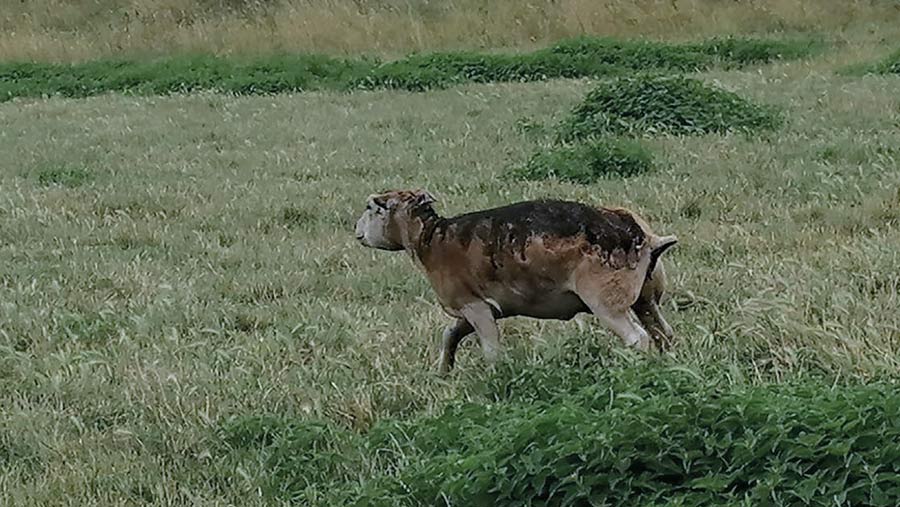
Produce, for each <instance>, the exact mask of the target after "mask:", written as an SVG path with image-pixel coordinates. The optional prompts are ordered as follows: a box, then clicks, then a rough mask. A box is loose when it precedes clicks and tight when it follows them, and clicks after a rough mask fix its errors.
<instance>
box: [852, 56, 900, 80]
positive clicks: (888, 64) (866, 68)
mask: <svg viewBox="0 0 900 507" xmlns="http://www.w3.org/2000/svg"><path fill="white" fill-rule="evenodd" d="M841 73H842V74H847V75H854V76H861V75H864V74H900V50H897V51H895V52H893V53H891V54H889V55H888V56H886V57H884V58H883V59H882V60H880V61H878V62H875V63H864V64H858V65H851V66H849V67H846V68H844V69H842V70H841Z"/></svg>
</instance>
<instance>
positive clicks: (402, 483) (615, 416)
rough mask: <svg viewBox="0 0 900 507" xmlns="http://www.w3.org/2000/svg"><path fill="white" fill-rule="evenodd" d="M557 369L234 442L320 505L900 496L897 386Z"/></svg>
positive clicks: (288, 489)
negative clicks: (397, 412)
mask: <svg viewBox="0 0 900 507" xmlns="http://www.w3.org/2000/svg"><path fill="white" fill-rule="evenodd" d="M561 366H562V365H546V366H539V367H533V368H530V369H525V370H523V369H521V368H517V369H515V371H514V370H513V369H512V368H507V369H503V368H501V369H500V370H499V371H498V373H496V374H494V377H493V378H492V379H489V380H488V382H487V384H488V385H489V386H491V389H492V390H494V392H493V393H487V394H488V396H486V398H488V399H493V401H487V400H485V401H484V402H483V403H457V404H452V405H450V406H448V407H446V408H445V409H444V410H443V411H442V412H440V413H438V414H435V415H423V416H419V417H414V418H411V419H406V420H392V419H390V420H382V421H380V422H378V423H377V424H376V425H375V426H374V427H373V428H372V429H371V430H369V432H368V433H366V434H363V435H358V436H357V435H355V434H349V433H348V432H347V431H344V430H337V429H335V428H334V427H332V426H330V425H327V424H322V423H308V424H301V423H296V424H291V423H285V422H282V423H280V427H281V428H288V429H287V430H284V429H281V430H274V431H273V430H272V429H271V426H272V425H271V424H270V423H268V422H263V423H258V422H253V423H250V424H249V426H248V423H246V422H245V423H243V426H242V428H247V427H250V428H253V429H252V431H249V433H250V435H249V436H248V435H247V433H248V431H247V430H246V429H242V430H240V431H234V430H233V429H232V430H230V431H226V432H224V433H225V434H226V436H225V437H224V438H226V439H230V440H227V441H228V442H230V443H231V445H250V446H254V448H256V449H257V450H258V451H259V452H261V453H262V455H263V456H264V460H265V462H266V463H267V465H268V466H269V470H270V471H271V473H272V476H273V481H275V484H276V486H277V487H273V488H272V489H271V490H269V491H270V493H271V494H275V495H277V496H281V497H287V498H291V499H293V500H298V499H300V500H306V501H307V503H308V504H310V505H356V506H394V505H407V506H420V505H447V504H450V505H473V506H479V505H485V506H487V505H490V506H519V505H546V506H552V505H622V506H632V505H633V506H644V505H683V506H700V505H773V506H781V505H811V506H820V505H821V506H826V505H829V506H830V505H849V506H856V505H859V506H862V505H866V506H870V505H871V506H882V505H883V506H893V505H897V504H898V501H900V425H898V424H897V421H898V420H900V398H898V397H897V396H896V395H895V392H896V386H895V385H893V384H891V383H888V382H872V383H870V384H868V385H856V384H854V385H837V386H835V385H833V383H831V382H829V381H828V380H827V379H816V378H805V379H795V380H793V381H788V382H786V383H784V384H773V385H758V386H746V385H729V384H728V383H727V382H720V381H719V380H721V379H720V378H718V377H715V376H705V375H702V374H699V373H698V372H694V371H690V370H687V369H685V368H683V367H673V368H666V367H664V366H662V365H659V364H657V365H652V364H644V365H631V366H618V367H609V366H608V365H607V366H604V365H601V364H593V365H581V366H579V367H578V368H562V367H561ZM570 366H571V365H570ZM232 428H233V426H232ZM273 434H275V436H271V435H273ZM258 435H261V436H258ZM313 491H314V492H315V494H314V495H313V494H312V493H311V492H313Z"/></svg>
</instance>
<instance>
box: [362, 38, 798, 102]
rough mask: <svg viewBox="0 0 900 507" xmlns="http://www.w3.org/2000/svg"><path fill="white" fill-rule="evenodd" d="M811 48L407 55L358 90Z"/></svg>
mask: <svg viewBox="0 0 900 507" xmlns="http://www.w3.org/2000/svg"><path fill="white" fill-rule="evenodd" d="M814 47H815V45H814V44H813V43H812V42H810V41H767V40H761V39H738V38H727V39H712V40H709V41H706V42H702V43H699V44H680V45H679V44H666V43H662V42H652V41H621V40H616V39H611V38H603V37H577V38H574V39H569V40H565V41H562V42H560V43H558V44H556V45H554V46H552V47H550V48H547V49H541V50H538V51H535V52H532V53H525V54H485V53H471V52H462V53H430V54H417V55H411V56H409V57H407V58H404V59H401V60H397V61H393V62H389V63H386V64H384V65H381V66H379V67H376V68H375V69H374V70H373V71H372V73H371V74H369V75H367V76H365V77H364V78H362V79H361V80H360V81H359V82H358V83H357V86H358V87H361V88H400V89H405V90H412V91H422V90H428V89H431V88H445V87H447V86H450V85H455V84H460V83H468V82H476V83H487V82H500V81H537V80H542V79H549V78H576V77H600V76H615V75H621V74H625V73H630V72H634V71H640V70H660V71H671V72H689V71H696V70H703V69H707V68H710V67H713V66H715V65H722V66H728V67H740V66H744V65H748V64H752V63H764V62H770V61H773V60H776V59H780V58H800V57H802V56H806V55H808V54H810V53H811V52H812V50H813V48H814Z"/></svg>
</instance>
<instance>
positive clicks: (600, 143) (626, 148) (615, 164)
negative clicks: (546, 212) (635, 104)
mask: <svg viewBox="0 0 900 507" xmlns="http://www.w3.org/2000/svg"><path fill="white" fill-rule="evenodd" d="M652 167H653V157H652V155H651V154H650V152H649V151H648V150H647V149H646V148H644V146H642V145H641V144H640V143H639V142H637V141H632V140H627V139H615V138H610V139H598V140H595V141H592V142H589V143H585V144H578V145H574V146H563V147H560V148H557V149H555V150H553V151H549V152H546V153H537V154H535V155H534V156H533V157H532V158H531V160H529V161H528V164H526V165H525V167H522V168H519V169H515V170H513V171H512V172H511V173H510V176H512V177H514V178H516V179H522V180H545V179H551V178H558V179H560V180H564V181H571V182H573V183H591V182H593V181H596V180H598V179H602V178H606V177H609V176H622V177H627V176H634V175H637V174H640V173H643V172H646V171H649V170H650V169H651V168H652Z"/></svg>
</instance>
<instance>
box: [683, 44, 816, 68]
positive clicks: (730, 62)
mask: <svg viewBox="0 0 900 507" xmlns="http://www.w3.org/2000/svg"><path fill="white" fill-rule="evenodd" d="M688 47H691V48H692V49H694V50H695V51H697V52H699V53H702V54H704V55H707V56H709V57H711V58H712V61H711V62H710V65H715V66H718V67H724V68H736V67H743V66H746V65H752V64H760V63H770V62H774V61H777V60H795V59H799V58H804V57H806V56H809V55H812V54H815V53H818V52H820V51H821V50H822V49H823V48H824V44H823V42H822V41H821V40H818V39H794V40H768V39H754V38H746V39H745V38H737V37H725V38H713V39H709V40H706V41H703V42H700V43H698V44H693V45H688Z"/></svg>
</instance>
